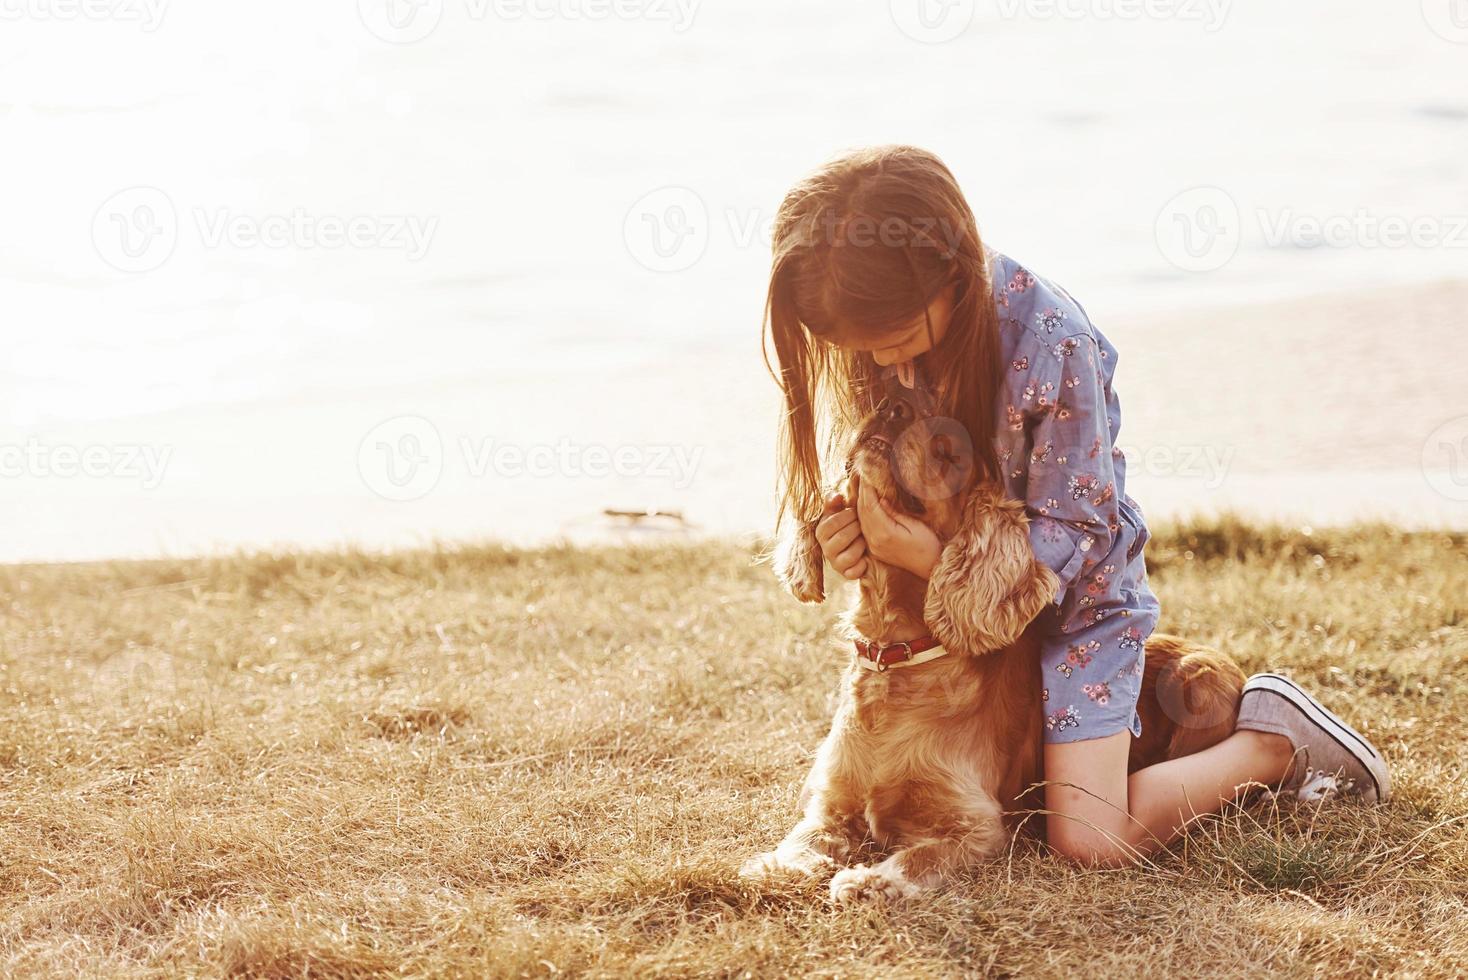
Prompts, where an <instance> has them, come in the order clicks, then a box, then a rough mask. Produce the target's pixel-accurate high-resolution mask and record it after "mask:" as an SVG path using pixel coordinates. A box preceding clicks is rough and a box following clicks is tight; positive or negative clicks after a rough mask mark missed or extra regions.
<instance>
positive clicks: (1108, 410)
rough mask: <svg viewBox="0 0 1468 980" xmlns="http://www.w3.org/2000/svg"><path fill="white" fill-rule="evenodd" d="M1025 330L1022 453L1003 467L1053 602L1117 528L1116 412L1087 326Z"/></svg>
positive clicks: (1103, 550) (1097, 555)
mask: <svg viewBox="0 0 1468 980" xmlns="http://www.w3.org/2000/svg"><path fill="white" fill-rule="evenodd" d="M1057 333H1059V331H1057ZM1029 336H1030V337H1031V342H1030V343H1029V344H1028V345H1027V346H1029V347H1030V348H1031V353H1030V354H1029V358H1030V373H1029V375H1028V376H1027V378H1026V381H1025V385H1024V389H1023V392H1022V394H1021V399H1022V400H1025V401H1026V402H1027V404H1025V405H1024V406H1023V408H1022V414H1023V415H1024V417H1025V420H1026V425H1027V426H1028V427H1029V429H1030V431H1029V439H1027V440H1026V442H1027V443H1028V446H1029V449H1028V456H1027V457H1026V458H1023V459H1020V458H1014V459H1010V460H1008V461H1007V463H1005V464H1004V465H1006V466H1007V467H1008V468H1009V469H1010V470H1011V473H1010V476H1011V477H1015V476H1016V475H1017V476H1018V477H1019V479H1018V480H1015V481H1014V482H1015V485H1017V486H1022V487H1023V488H1024V493H1023V499H1024V503H1025V510H1026V512H1027V513H1028V514H1029V517H1030V542H1031V545H1032V546H1033V548H1034V552H1035V557H1036V558H1038V559H1039V560H1040V561H1041V562H1042V563H1043V564H1045V565H1047V566H1048V567H1049V568H1051V569H1052V570H1053V571H1054V572H1055V573H1056V575H1057V577H1058V578H1059V581H1060V585H1059V591H1058V592H1057V594H1056V601H1057V602H1058V601H1059V600H1060V598H1061V597H1062V596H1063V595H1064V594H1065V593H1066V592H1067V591H1069V590H1070V589H1071V588H1072V587H1073V586H1074V585H1075V584H1076V583H1077V581H1079V580H1080V578H1081V576H1082V574H1083V570H1084V568H1085V565H1086V560H1087V556H1093V557H1094V558H1096V559H1099V558H1100V557H1101V556H1103V555H1105V554H1107V553H1108V552H1109V551H1110V550H1111V545H1112V541H1113V539H1114V538H1115V537H1116V535H1117V533H1118V531H1119V530H1120V518H1119V516H1118V515H1119V511H1118V506H1117V500H1116V470H1115V465H1114V459H1113V453H1114V452H1115V444H1114V439H1115V428H1114V427H1115V426H1116V425H1117V424H1119V417H1118V416H1119V412H1118V411H1117V407H1116V400H1115V398H1114V397H1113V395H1112V393H1111V391H1110V388H1109V384H1108V383H1107V381H1106V376H1107V374H1108V372H1107V371H1106V370H1105V367H1104V366H1103V361H1102V358H1103V354H1102V348H1101V347H1100V345H1099V344H1098V343H1097V340H1096V337H1095V336H1094V334H1092V333H1091V331H1090V330H1088V329H1087V330H1081V331H1076V332H1072V333H1070V334H1068V335H1066V336H1056V337H1053V338H1046V339H1045V340H1043V341H1042V340H1041V339H1040V338H1039V337H1038V336H1036V335H1034V334H1031V335H1029ZM1021 451H1023V450H1021Z"/></svg>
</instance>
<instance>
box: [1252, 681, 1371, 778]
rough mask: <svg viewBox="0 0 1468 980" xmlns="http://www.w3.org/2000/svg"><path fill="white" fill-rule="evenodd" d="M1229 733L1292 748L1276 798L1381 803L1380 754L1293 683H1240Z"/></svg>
mask: <svg viewBox="0 0 1468 980" xmlns="http://www.w3.org/2000/svg"><path fill="white" fill-rule="evenodd" d="M1234 728H1236V729H1238V728H1248V729H1253V730H1254V731H1260V732H1273V733H1274V734H1276V735H1283V736H1284V737H1285V738H1287V739H1289V740H1290V744H1291V745H1293V746H1294V747H1295V758H1294V760H1293V761H1292V762H1291V763H1290V769H1289V771H1288V773H1286V775H1285V778H1284V781H1283V782H1282V783H1280V786H1279V789H1278V790H1276V793H1277V794H1278V795H1280V796H1284V795H1288V794H1290V793H1293V794H1294V795H1295V796H1296V797H1297V798H1298V799H1300V800H1303V801H1306V802H1311V801H1315V800H1322V799H1327V798H1329V797H1332V796H1336V795H1339V796H1342V797H1350V798H1354V799H1358V800H1360V801H1362V802H1364V803H1385V802H1386V801H1387V800H1388V799H1389V798H1390V797H1391V791H1392V781H1391V776H1390V774H1389V773H1388V772H1387V765H1386V760H1385V759H1383V758H1382V757H1381V753H1380V752H1378V751H1376V748H1375V747H1374V746H1373V745H1372V744H1371V743H1370V742H1368V741H1366V739H1365V737H1364V736H1362V735H1361V733H1360V732H1358V731H1356V730H1355V729H1354V728H1352V727H1351V726H1350V725H1347V724H1346V723H1345V722H1344V721H1341V720H1340V718H1338V717H1336V716H1335V715H1334V714H1333V713H1331V712H1330V711H1329V710H1328V709H1327V708H1326V707H1325V705H1323V704H1321V703H1320V702H1319V701H1317V700H1315V699H1314V698H1313V697H1311V696H1310V695H1309V694H1307V693H1305V691H1304V690H1303V689H1302V688H1301V687H1300V686H1299V685H1298V684H1296V683H1295V682H1294V681H1292V680H1290V679H1289V678H1288V677H1284V676H1283V675H1280V674H1255V675H1254V676H1253V677H1250V678H1249V679H1248V680H1247V681H1246V682H1245V683H1244V693H1243V698H1242V700H1241V701H1240V702H1239V720H1238V722H1237V723H1235V725H1234Z"/></svg>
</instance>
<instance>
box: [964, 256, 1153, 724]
mask: <svg viewBox="0 0 1468 980" xmlns="http://www.w3.org/2000/svg"><path fill="white" fill-rule="evenodd" d="M989 271H990V275H991V276H992V278H993V287H994V299H995V302H996V303H997V304H998V309H999V333H1000V338H1001V343H1000V349H1001V350H1002V351H1003V355H1004V360H1005V364H1004V383H1003V384H1001V385H1000V388H999V395H998V398H999V403H998V405H997V406H996V407H997V412H998V414H997V418H998V419H999V432H998V435H997V436H996V438H995V448H996V449H997V451H998V458H999V466H1000V469H1001V470H1002V471H1003V474H1004V482H1005V486H1006V488H1007V490H1008V492H1009V493H1010V495H1011V496H1012V497H1014V498H1015V499H1017V500H1022V501H1024V502H1025V507H1026V510H1027V511H1028V513H1029V516H1030V541H1031V544H1032V545H1033V547H1034V550H1035V556H1036V557H1037V558H1038V559H1039V560H1040V561H1042V562H1044V563H1045V564H1046V565H1049V566H1050V567H1051V568H1053V569H1054V570H1055V572H1056V573H1057V574H1058V575H1059V576H1060V591H1059V593H1058V594H1057V595H1056V597H1055V603H1054V605H1052V606H1050V607H1049V608H1048V609H1047V610H1046V612H1045V613H1043V614H1042V616H1041V620H1040V622H1041V625H1042V627H1043V629H1044V632H1045V638H1044V641H1043V643H1042V645H1041V657H1040V665H1041V667H1040V669H1041V677H1040V689H1041V692H1042V694H1041V696H1042V698H1043V699H1044V702H1045V734H1044V737H1045V740H1046V741H1047V742H1075V741H1079V740H1081V739H1088V738H1100V737H1101V736H1104V735H1112V734H1115V733H1116V732H1119V731H1122V730H1126V729H1129V730H1130V731H1131V733H1132V734H1133V735H1141V733H1142V719H1141V717H1140V716H1139V715H1138V714H1137V710H1136V709H1137V698H1138V695H1139V694H1140V691H1141V684H1142V669H1143V664H1144V655H1143V645H1144V644H1145V643H1146V640H1147V637H1148V636H1150V635H1151V633H1152V631H1153V629H1154V628H1155V627H1156V625H1157V616H1158V603H1157V597H1156V596H1154V595H1153V594H1152V590H1151V589H1150V588H1148V586H1147V566H1146V562H1145V560H1144V559H1143V556H1142V548H1143V546H1144V545H1145V544H1146V543H1147V539H1148V533H1147V526H1146V524H1145V523H1144V522H1143V519H1142V513H1141V510H1140V508H1138V506H1137V504H1136V502H1135V501H1133V500H1132V499H1131V498H1130V497H1128V496H1127V495H1126V458H1125V456H1124V455H1123V454H1122V453H1121V451H1120V450H1119V449H1117V448H1116V437H1117V433H1118V432H1119V430H1120V426H1121V407H1120V403H1119V402H1118V401H1117V397H1116V392H1115V391H1113V390H1112V387H1111V379H1112V376H1113V375H1114V374H1115V372H1116V349H1115V348H1113V347H1112V346H1111V344H1110V343H1108V342H1107V340H1106V338H1105V337H1103V336H1102V335H1101V332H1100V331H1099V330H1097V329H1096V327H1095V326H1094V325H1092V323H1091V321H1090V319H1089V318H1087V316H1086V313H1085V310H1083V309H1082V308H1081V305H1080V304H1079V303H1077V302H1076V301H1075V300H1074V299H1072V298H1071V297H1070V295H1069V294H1067V293H1066V292H1065V291H1064V290H1063V289H1061V288H1060V287H1059V286H1056V285H1055V284H1053V283H1050V282H1047V281H1046V280H1044V279H1042V278H1041V277H1040V276H1038V275H1035V274H1034V273H1033V272H1031V271H1029V270H1027V269H1025V268H1024V267H1022V266H1020V265H1019V264H1018V263H1017V262H1015V261H1014V260H1013V259H1011V258H1009V257H1008V256H1005V255H1001V254H1000V253H998V252H993V251H991V252H990V253H989Z"/></svg>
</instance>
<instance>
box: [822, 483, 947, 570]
mask: <svg viewBox="0 0 1468 980" xmlns="http://www.w3.org/2000/svg"><path fill="white" fill-rule="evenodd" d="M858 495H859V496H858V499H857V502H856V506H857V511H858V513H859V515H860V518H861V528H862V533H863V535H864V536H865V537H866V546H867V548H868V549H870V551H871V553H872V555H873V556H874V557H876V558H879V559H881V560H882V561H884V562H886V563H887V564H889V565H896V566H897V567H898V568H902V569H906V570H907V571H909V572H912V574H914V575H916V576H917V577H918V578H921V579H927V578H929V577H930V576H931V575H932V574H933V567H934V566H935V565H937V564H938V558H939V557H940V556H941V555H942V554H943V542H941V541H939V540H938V535H936V534H934V533H933V530H932V528H930V527H928V525H926V524H924V523H923V522H922V521H920V520H917V519H916V518H913V517H908V516H907V515H906V514H899V513H897V511H895V510H893V509H892V507H891V505H889V504H888V503H887V502H886V501H885V500H878V499H877V497H876V495H875V494H873V493H872V492H871V491H870V490H868V489H867V488H866V486H865V485H863V486H862V487H861V489H860V490H859V491H858ZM817 536H818V537H819V535H817Z"/></svg>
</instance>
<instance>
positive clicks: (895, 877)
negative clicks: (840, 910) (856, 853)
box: [831, 862, 921, 905]
mask: <svg viewBox="0 0 1468 980" xmlns="http://www.w3.org/2000/svg"><path fill="white" fill-rule="evenodd" d="M920 890H921V889H919V888H918V887H917V886H916V885H914V884H913V883H912V882H910V881H908V880H907V879H906V878H904V877H903V875H902V872H901V871H900V870H899V869H897V868H896V867H894V866H892V865H891V864H889V863H887V862H883V863H882V864H879V865H877V866H876V867H873V868H869V867H867V866H866V865H864V864H858V865H857V866H856V867H854V868H847V869H846V870H845V871H841V872H838V873H837V874H836V877H834V878H832V879H831V901H832V902H835V903H836V904H837V905H856V904H857V903H859V902H896V901H901V900H902V899H905V898H911V897H912V896H914V895H916V894H917V893H918V892H919V891H920Z"/></svg>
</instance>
